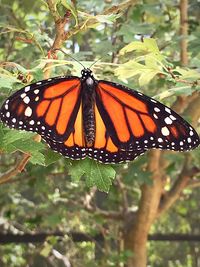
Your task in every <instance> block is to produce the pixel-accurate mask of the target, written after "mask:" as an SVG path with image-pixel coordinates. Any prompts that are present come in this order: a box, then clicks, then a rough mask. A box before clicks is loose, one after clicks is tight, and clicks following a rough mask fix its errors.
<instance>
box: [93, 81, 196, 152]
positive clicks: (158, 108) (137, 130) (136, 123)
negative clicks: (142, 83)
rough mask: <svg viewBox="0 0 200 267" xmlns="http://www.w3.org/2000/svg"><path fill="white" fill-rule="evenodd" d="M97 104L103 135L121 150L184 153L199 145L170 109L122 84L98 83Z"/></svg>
mask: <svg viewBox="0 0 200 267" xmlns="http://www.w3.org/2000/svg"><path fill="white" fill-rule="evenodd" d="M96 103H97V108H98V110H99V114H100V117H101V118H102V121H103V123H104V127H105V128H106V134H107V136H109V137H110V139H109V140H111V141H112V143H113V145H114V146H115V147H116V148H118V149H119V150H120V151H121V150H124V151H131V150H133V151H134V150H138V151H141V150H142V151H145V150H148V149H150V148H161V149H170V150H179V151H183V150H189V149H193V148H194V147H195V146H197V145H198V143H199V137H198V135H197V133H196V132H195V130H194V129H193V128H192V127H191V125H189V124H188V123H187V122H186V121H185V120H184V119H183V118H181V117H180V116H179V115H178V114H176V113H175V112H174V111H173V110H171V109H170V108H168V107H166V106H164V105H163V104H161V103H159V102H158V101H156V100H154V99H152V98H150V97H148V96H145V95H143V94H141V93H139V92H137V91H134V90H131V89H129V88H127V87H125V86H123V85H119V84H115V83H111V82H107V81H99V82H98V86H97V88H96ZM107 150H109V149H107Z"/></svg>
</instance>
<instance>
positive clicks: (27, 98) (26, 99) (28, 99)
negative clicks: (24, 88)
mask: <svg viewBox="0 0 200 267" xmlns="http://www.w3.org/2000/svg"><path fill="white" fill-rule="evenodd" d="M23 101H24V103H25V104H28V103H29V102H30V98H29V97H28V96H26V97H25V98H24V99H23Z"/></svg>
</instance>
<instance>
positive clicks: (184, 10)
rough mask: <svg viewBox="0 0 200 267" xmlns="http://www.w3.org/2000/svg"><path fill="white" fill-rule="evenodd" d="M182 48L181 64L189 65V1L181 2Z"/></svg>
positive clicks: (183, 0)
mask: <svg viewBox="0 0 200 267" xmlns="http://www.w3.org/2000/svg"><path fill="white" fill-rule="evenodd" d="M180 35H181V41H180V47H181V64H182V66H187V65H188V53H187V47H188V43H187V36H188V0H180Z"/></svg>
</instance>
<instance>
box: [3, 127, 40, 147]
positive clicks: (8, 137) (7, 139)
mask: <svg viewBox="0 0 200 267" xmlns="http://www.w3.org/2000/svg"><path fill="white" fill-rule="evenodd" d="M34 135H35V134H34V133H31V132H24V131H17V130H14V129H13V130H8V132H7V133H5V135H4V138H3V143H4V144H5V145H8V144H11V143H13V142H15V141H17V140H22V139H23V140H26V139H30V138H32V137H33V136H34Z"/></svg>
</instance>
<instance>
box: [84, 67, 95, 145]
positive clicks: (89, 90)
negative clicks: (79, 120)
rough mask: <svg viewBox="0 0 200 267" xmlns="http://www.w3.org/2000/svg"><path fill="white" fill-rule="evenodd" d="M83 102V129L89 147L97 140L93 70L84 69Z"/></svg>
mask: <svg viewBox="0 0 200 267" xmlns="http://www.w3.org/2000/svg"><path fill="white" fill-rule="evenodd" d="M82 81H83V83H82V103H83V129H84V137H85V143H86V145H87V146H88V147H90V146H93V144H94V141H95V130H96V125H95V111H94V103H95V83H96V81H95V79H94V78H93V76H92V74H91V70H89V69H85V70H83V71H82Z"/></svg>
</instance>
